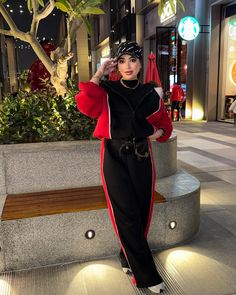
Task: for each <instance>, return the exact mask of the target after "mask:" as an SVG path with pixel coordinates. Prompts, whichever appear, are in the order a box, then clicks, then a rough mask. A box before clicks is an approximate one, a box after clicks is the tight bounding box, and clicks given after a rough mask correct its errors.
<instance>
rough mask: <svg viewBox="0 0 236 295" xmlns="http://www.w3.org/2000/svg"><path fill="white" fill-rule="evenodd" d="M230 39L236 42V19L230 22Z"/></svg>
mask: <svg viewBox="0 0 236 295" xmlns="http://www.w3.org/2000/svg"><path fill="white" fill-rule="evenodd" d="M229 37H230V38H231V39H233V40H235V41H236V19H233V20H231V21H230V22H229Z"/></svg>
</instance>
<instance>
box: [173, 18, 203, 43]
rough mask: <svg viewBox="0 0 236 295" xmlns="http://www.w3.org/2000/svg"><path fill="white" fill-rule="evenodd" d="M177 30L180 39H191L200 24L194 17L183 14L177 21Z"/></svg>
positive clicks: (194, 36)
mask: <svg viewBox="0 0 236 295" xmlns="http://www.w3.org/2000/svg"><path fill="white" fill-rule="evenodd" d="M178 32H179V35H180V36H181V38H182V39H184V40H187V41H190V40H193V39H195V38H196V37H197V36H198V34H199V32H200V24H199V22H198V20H197V19H196V18H195V17H192V16H185V17H184V18H182V19H181V20H180V22H179V26H178Z"/></svg>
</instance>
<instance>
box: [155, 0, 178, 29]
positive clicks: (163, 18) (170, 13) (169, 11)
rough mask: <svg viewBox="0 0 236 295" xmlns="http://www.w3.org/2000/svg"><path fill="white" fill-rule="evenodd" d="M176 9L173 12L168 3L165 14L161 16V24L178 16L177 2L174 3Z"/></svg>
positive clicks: (164, 10)
mask: <svg viewBox="0 0 236 295" xmlns="http://www.w3.org/2000/svg"><path fill="white" fill-rule="evenodd" d="M159 5H160V4H159ZM174 8H175V9H174V12H173V11H172V9H171V5H170V2H169V1H167V2H166V4H165V7H164V9H163V12H162V14H161V19H160V22H161V24H162V23H164V22H165V21H167V20H168V19H170V18H172V17H173V16H175V15H176V0H175V1H174Z"/></svg>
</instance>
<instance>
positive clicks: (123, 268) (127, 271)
mask: <svg viewBox="0 0 236 295" xmlns="http://www.w3.org/2000/svg"><path fill="white" fill-rule="evenodd" d="M122 270H123V272H124V273H126V274H128V273H131V269H130V268H128V267H122Z"/></svg>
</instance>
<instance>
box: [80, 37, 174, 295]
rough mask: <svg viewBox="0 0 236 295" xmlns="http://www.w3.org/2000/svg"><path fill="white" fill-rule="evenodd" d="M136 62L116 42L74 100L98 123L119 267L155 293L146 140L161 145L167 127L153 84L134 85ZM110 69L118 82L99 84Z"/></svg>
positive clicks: (151, 177) (134, 49)
mask: <svg viewBox="0 0 236 295" xmlns="http://www.w3.org/2000/svg"><path fill="white" fill-rule="evenodd" d="M141 58H142V49H141V48H140V47H139V45H138V44H137V43H135V42H133V41H129V42H124V43H121V44H120V45H119V46H118V49H117V52H116V55H115V59H109V60H107V61H106V62H104V63H103V64H102V65H101V66H100V68H99V69H98V71H97V72H96V73H95V75H94V76H93V77H92V78H91V80H90V81H89V82H87V83H82V82H81V83H80V85H79V87H80V90H81V91H80V93H79V94H78V95H77V96H76V100H77V105H78V108H79V110H80V111H81V112H83V113H84V114H86V115H88V116H90V117H93V118H98V122H97V125H96V128H95V131H94V136H95V137H97V138H100V139H102V146H101V175H102V182H103V188H104V191H105V195H106V198H107V203H108V209H109V213H110V218H111V221H112V223H113V227H114V230H115V233H116V235H117V237H118V240H119V243H120V246H121V252H120V259H121V265H122V268H123V270H124V272H126V273H127V272H129V271H130V272H132V275H133V278H132V281H133V283H134V284H135V285H136V286H137V287H139V288H146V287H147V288H149V289H150V290H151V291H153V292H154V293H156V294H159V293H160V292H161V291H162V290H163V289H164V283H163V281H162V278H161V277H160V275H159V274H158V272H157V270H156V267H155V264H154V261H153V258H152V255H151V251H150V249H149V246H148V243H147V234H148V230H149V225H150V221H151V214H152V209H153V197H154V182H155V171H154V164H153V161H152V155H151V144H150V139H155V140H158V141H165V140H167V139H168V138H169V136H170V135H171V132H172V125H171V121H170V119H169V117H168V115H167V113H166V110H165V107H164V102H163V101H162V100H161V99H160V97H159V95H158V94H157V93H156V91H155V90H154V87H153V85H149V84H145V85H143V84H141V83H140V81H139V80H138V74H139V72H140V69H141ZM116 66H118V70H119V72H120V74H121V77H122V78H121V79H120V80H119V81H103V82H101V78H102V77H103V76H104V75H108V74H109V72H111V71H113V70H114V69H115V67H116Z"/></svg>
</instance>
